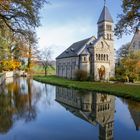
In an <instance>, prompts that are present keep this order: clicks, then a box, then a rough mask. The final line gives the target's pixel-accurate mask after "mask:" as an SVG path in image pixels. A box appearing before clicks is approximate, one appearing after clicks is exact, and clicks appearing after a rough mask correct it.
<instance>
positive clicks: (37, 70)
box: [32, 65, 55, 75]
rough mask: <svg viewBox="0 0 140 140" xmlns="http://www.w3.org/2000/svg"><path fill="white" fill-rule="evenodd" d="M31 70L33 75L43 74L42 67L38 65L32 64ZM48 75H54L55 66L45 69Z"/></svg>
mask: <svg viewBox="0 0 140 140" xmlns="http://www.w3.org/2000/svg"><path fill="white" fill-rule="evenodd" d="M32 71H33V73H34V74H35V75H45V71H44V68H43V67H42V66H39V65H34V66H33V67H32ZM47 73H48V75H54V74H55V68H54V69H52V68H51V67H49V68H48V70H47Z"/></svg>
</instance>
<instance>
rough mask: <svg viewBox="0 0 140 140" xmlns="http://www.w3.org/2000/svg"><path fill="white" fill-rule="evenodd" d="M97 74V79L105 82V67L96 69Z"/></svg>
mask: <svg viewBox="0 0 140 140" xmlns="http://www.w3.org/2000/svg"><path fill="white" fill-rule="evenodd" d="M98 74H99V79H100V80H105V67H104V66H101V67H100V68H99V69H98Z"/></svg>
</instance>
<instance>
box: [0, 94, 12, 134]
mask: <svg viewBox="0 0 140 140" xmlns="http://www.w3.org/2000/svg"><path fill="white" fill-rule="evenodd" d="M13 113H14V108H13V107H12V104H11V96H10V95H9V94H8V95H7V96H5V95H4V94H3V93H1V94H0V132H1V133H7V131H8V130H9V129H10V128H11V127H12V125H13V121H12V114H13Z"/></svg>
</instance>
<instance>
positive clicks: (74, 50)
mask: <svg viewBox="0 0 140 140" xmlns="http://www.w3.org/2000/svg"><path fill="white" fill-rule="evenodd" d="M90 39H91V38H87V39H84V40H81V41H79V42H76V43H74V44H72V45H71V46H70V47H69V48H68V49H66V50H65V51H64V52H63V53H61V54H60V55H59V56H58V57H57V58H56V59H61V58H68V57H74V56H78V52H79V51H80V50H81V49H82V48H83V47H84V46H85V45H86V43H87V42H88V41H89V40H90Z"/></svg>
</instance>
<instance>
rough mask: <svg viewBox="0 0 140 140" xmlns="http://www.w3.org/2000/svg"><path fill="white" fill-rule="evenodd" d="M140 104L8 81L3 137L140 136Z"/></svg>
mask: <svg viewBox="0 0 140 140" xmlns="http://www.w3.org/2000/svg"><path fill="white" fill-rule="evenodd" d="M139 128H140V103H138V102H135V101H131V100H126V99H122V98H118V97H115V96H112V95H107V94H104V93H94V92H85V91H78V90H73V89H68V88H64V87H57V86H51V85H47V84H42V83H39V82H36V81H34V80H32V79H26V78H17V79H12V78H11V79H10V78H9V79H7V80H6V84H5V85H3V86H2V87H1V90H0V140H25V139H26V140H45V139H48V140H78V139H80V140H85V139H86V140H132V139H133V140H139V139H140V131H139Z"/></svg>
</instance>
